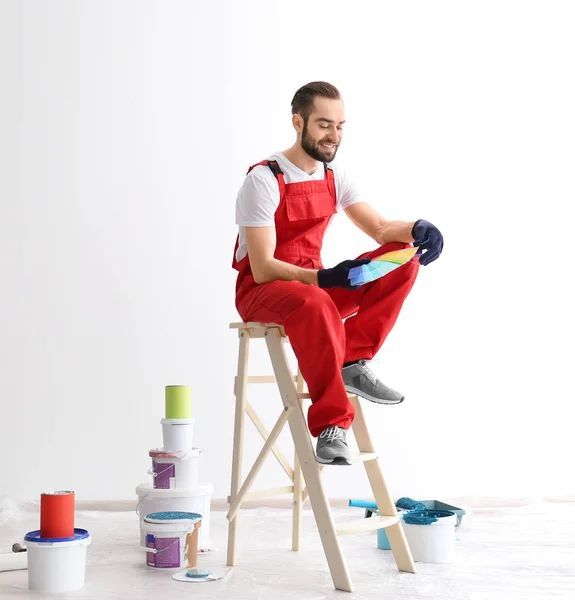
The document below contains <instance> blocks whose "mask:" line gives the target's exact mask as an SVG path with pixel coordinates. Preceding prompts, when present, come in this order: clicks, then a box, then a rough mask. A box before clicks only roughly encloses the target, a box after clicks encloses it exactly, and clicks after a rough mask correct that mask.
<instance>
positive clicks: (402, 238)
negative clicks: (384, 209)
mask: <svg viewBox="0 0 575 600" xmlns="http://www.w3.org/2000/svg"><path fill="white" fill-rule="evenodd" d="M344 210H345V214H346V215H347V216H348V217H349V218H350V219H351V220H352V221H353V223H354V224H355V225H356V226H357V227H359V228H360V229H361V230H362V231H363V232H364V233H366V234H367V235H369V237H370V238H372V239H374V240H375V241H376V242H377V243H378V244H379V245H383V244H387V243H389V242H405V243H412V242H413V236H412V235H411V231H412V229H413V226H414V224H415V221H388V220H386V219H384V218H383V217H382V216H381V215H380V214H379V213H378V212H377V211H376V210H375V209H374V208H373V207H372V206H370V205H369V204H367V202H356V203H355V204H352V205H351V206H348V207H347V208H346V209H344Z"/></svg>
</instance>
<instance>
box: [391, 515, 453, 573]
mask: <svg viewBox="0 0 575 600" xmlns="http://www.w3.org/2000/svg"><path fill="white" fill-rule="evenodd" d="M402 519H403V523H402V525H403V531H404V532H405V537H406V538H407V543H408V544H409V548H410V549H411V554H412V556H413V560H414V561H416V562H427V563H450V562H453V556H454V552H455V535H454V534H455V529H456V527H457V515H456V514H455V513H453V512H451V511H448V510H412V511H408V512H405V513H403V515H402ZM431 519H436V520H435V521H433V522H432V523H427V524H420V523H425V522H426V521H429V520H431ZM410 521H411V522H410Z"/></svg>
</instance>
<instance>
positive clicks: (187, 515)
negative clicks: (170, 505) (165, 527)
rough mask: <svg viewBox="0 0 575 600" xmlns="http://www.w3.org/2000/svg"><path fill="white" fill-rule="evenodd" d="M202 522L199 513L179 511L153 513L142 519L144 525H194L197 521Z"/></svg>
mask: <svg viewBox="0 0 575 600" xmlns="http://www.w3.org/2000/svg"><path fill="white" fill-rule="evenodd" d="M201 520H202V515H200V514H199V513H193V512H180V511H164V512H155V513H150V514H149V515H146V518H145V519H144V522H145V523H159V524H163V523H173V524H177V523H186V524H190V522H191V523H196V522H197V521H201Z"/></svg>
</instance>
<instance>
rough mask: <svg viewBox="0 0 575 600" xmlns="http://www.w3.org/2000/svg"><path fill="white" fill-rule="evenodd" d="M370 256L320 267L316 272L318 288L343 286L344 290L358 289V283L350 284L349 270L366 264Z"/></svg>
mask: <svg viewBox="0 0 575 600" xmlns="http://www.w3.org/2000/svg"><path fill="white" fill-rule="evenodd" d="M368 262H371V258H362V259H361V260H344V261H343V262H341V263H339V265H336V266H335V267H332V268H331V269H320V270H319V271H318V272H317V283H318V285H319V287H320V288H345V289H346V290H359V288H360V287H361V286H360V285H351V283H350V282H349V272H350V270H351V269H353V268H354V267H360V266H361V265H367V263H368Z"/></svg>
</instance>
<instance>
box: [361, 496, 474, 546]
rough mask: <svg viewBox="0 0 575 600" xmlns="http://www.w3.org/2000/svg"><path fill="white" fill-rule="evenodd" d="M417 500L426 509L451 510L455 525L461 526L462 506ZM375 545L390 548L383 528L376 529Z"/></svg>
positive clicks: (463, 511)
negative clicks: (455, 521) (455, 520)
mask: <svg viewBox="0 0 575 600" xmlns="http://www.w3.org/2000/svg"><path fill="white" fill-rule="evenodd" d="M418 502H421V503H422V504H424V505H425V508H427V509H431V510H450V511H451V512H454V513H455V515H456V516H457V527H460V526H461V521H462V519H463V515H465V514H467V513H466V512H465V510H464V509H463V508H458V507H457V506H452V505H451V504H447V503H446V502H441V500H418ZM366 512H367V511H366ZM397 512H398V513H399V514H401V513H402V512H406V511H405V510H400V509H398V511H397ZM366 516H367V515H366ZM370 516H371V515H370ZM377 547H378V548H379V549H380V550H391V547H390V545H389V540H388V539H387V534H386V533H385V529H378V530H377Z"/></svg>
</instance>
